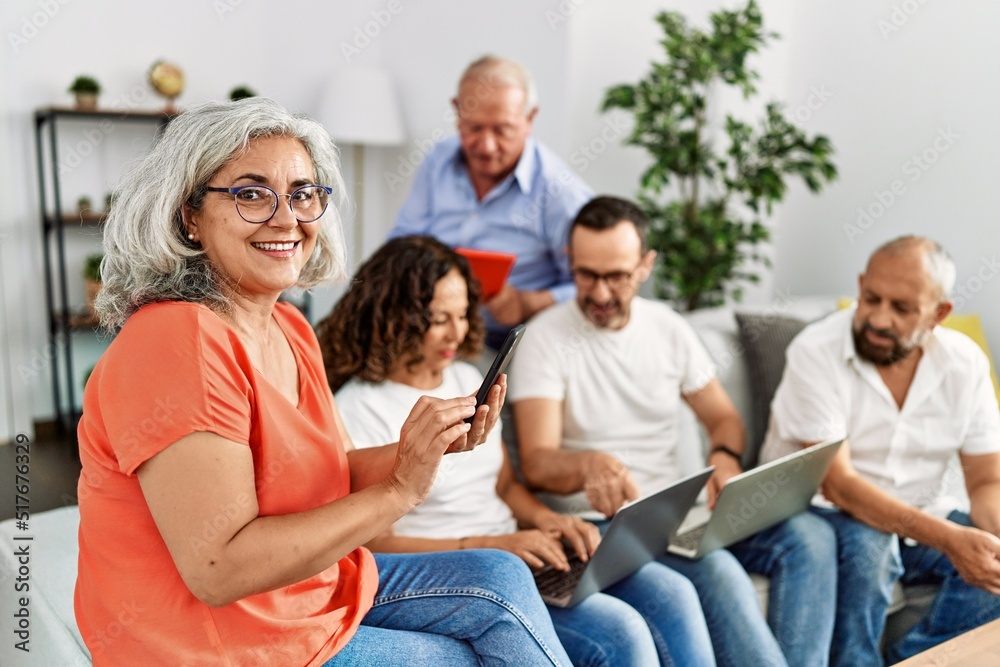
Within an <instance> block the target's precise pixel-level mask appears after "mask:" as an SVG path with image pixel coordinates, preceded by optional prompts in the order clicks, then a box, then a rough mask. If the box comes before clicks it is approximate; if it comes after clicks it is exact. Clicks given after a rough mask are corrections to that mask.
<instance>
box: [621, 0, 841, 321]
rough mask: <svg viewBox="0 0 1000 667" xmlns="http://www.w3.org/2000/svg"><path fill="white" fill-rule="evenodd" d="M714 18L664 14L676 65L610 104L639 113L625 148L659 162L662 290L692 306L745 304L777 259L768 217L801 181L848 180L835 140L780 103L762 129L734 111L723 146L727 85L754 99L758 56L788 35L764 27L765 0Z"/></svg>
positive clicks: (644, 186)
mask: <svg viewBox="0 0 1000 667" xmlns="http://www.w3.org/2000/svg"><path fill="white" fill-rule="evenodd" d="M710 18H711V30H710V31H702V30H698V29H696V28H692V27H689V26H688V25H687V23H686V21H685V19H684V17H683V16H681V15H680V14H678V13H676V12H662V13H660V14H658V15H657V17H656V21H657V22H658V23H659V24H660V26H661V27H662V29H663V33H664V37H663V40H662V41H661V42H660V43H661V44H662V46H663V48H664V50H665V52H666V60H665V62H662V63H660V62H654V63H653V64H652V69H651V71H650V72H649V73H648V74H646V75H645V77H643V78H642V79H641V80H639V82H638V83H635V84H623V85H618V86H614V87H612V88H610V89H608V90H607V91H605V96H604V101H603V103H602V111H605V112H607V111H609V110H611V109H623V110H626V111H628V112H630V113H631V114H632V115H633V117H634V120H635V124H634V127H633V129H632V131H631V133H630V134H629V135H628V136H627V137H626V139H625V144H626V145H631V146H639V147H641V148H644V149H645V150H646V151H647V152H648V153H649V155H650V156H651V157H652V158H653V163H652V164H651V165H650V166H649V168H647V169H646V170H645V171H644V172H643V174H642V178H641V181H640V190H639V195H638V201H639V203H640V205H641V206H642V207H643V209H644V210H645V212H646V214H647V215H648V216H649V219H650V223H651V231H650V243H651V246H652V248H653V249H654V250H657V251H658V252H659V262H658V264H657V270H656V275H657V294H658V296H660V297H661V298H666V299H670V300H671V301H673V302H674V303H675V304H676V305H677V306H678V307H681V308H685V309H688V310H691V309H694V308H699V307H705V306H713V305H719V304H722V303H724V302H725V300H726V297H727V296H732V297H733V298H734V299H735V300H737V301H739V300H740V299H741V298H742V288H741V284H742V281H749V282H752V283H756V282H759V280H760V276H759V275H758V274H757V273H756V266H755V265H763V266H765V267H770V265H771V264H770V260H769V259H768V257H767V256H766V254H765V253H764V252H763V251H762V249H761V248H760V246H761V245H762V244H764V243H765V242H767V241H768V240H769V238H770V232H769V230H768V228H767V226H765V224H764V220H765V218H766V216H768V215H770V214H771V212H772V209H773V206H774V204H776V203H778V202H780V201H781V200H782V199H783V198H784V196H785V194H786V191H787V187H788V186H787V183H786V180H787V179H788V178H789V177H791V176H797V177H799V178H801V179H802V180H803V182H804V183H805V184H806V187H808V188H809V190H811V191H812V192H819V191H820V190H821V189H822V187H823V184H824V182H829V181H832V180H833V179H835V178H836V176H837V169H836V167H835V166H834V164H833V162H831V160H830V157H831V155H832V154H833V146H832V144H831V143H830V140H829V139H828V138H826V137H824V136H822V135H817V136H815V137H813V138H810V137H808V136H807V135H806V134H805V133H804V132H803V131H802V130H801V129H799V128H797V127H796V126H795V125H793V124H792V123H791V122H790V121H789V120H788V119H787V118H785V116H784V114H783V112H782V109H781V106H780V105H779V104H778V103H775V102H771V103H768V104H767V105H766V108H765V111H764V117H763V119H762V120H761V121H760V123H759V125H758V126H756V127H754V126H752V125H750V124H748V123H746V122H743V121H741V120H737V119H736V118H734V117H733V116H731V115H728V114H727V115H726V116H725V123H724V126H723V128H722V129H723V130H724V132H725V137H726V139H727V140H728V146H726V147H725V148H721V147H719V146H716V145H714V142H713V141H712V134H713V133H716V134H718V130H719V128H717V127H712V126H710V125H709V120H710V118H711V116H710V115H709V113H708V107H709V102H710V101H711V100H712V99H713V94H714V93H715V92H716V88H717V86H719V85H727V86H735V87H736V88H738V89H739V90H740V91H741V92H742V94H743V97H744V99H750V98H752V97H753V96H754V95H755V94H756V93H757V89H756V87H755V82H756V81H757V80H758V79H759V78H760V77H759V75H758V73H757V72H756V71H754V70H753V69H751V68H750V67H749V66H748V65H747V59H748V57H749V56H750V55H752V54H755V53H757V52H758V51H759V50H760V49H761V48H762V47H763V46H765V45H766V43H767V41H768V39H769V38H772V37H776V36H777V35H776V34H775V33H769V32H766V31H765V30H764V27H763V19H762V17H761V14H760V9H759V8H758V6H757V3H756V2H755V1H754V0H750V1H749V2H748V4H747V5H746V7H744V8H742V9H738V10H735V11H719V12H717V13H714V14H712V15H711V17H710ZM672 184H673V185H675V186H676V187H675V188H673V189H672V190H671V191H669V192H668V190H667V186H669V185H672Z"/></svg>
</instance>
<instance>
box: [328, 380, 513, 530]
mask: <svg viewBox="0 0 1000 667" xmlns="http://www.w3.org/2000/svg"><path fill="white" fill-rule="evenodd" d="M482 381H483V376H482V375H481V374H480V373H479V371H478V370H476V368H475V367H473V366H471V365H469V364H467V363H464V362H460V361H459V362H455V363H453V364H451V365H450V366H448V367H447V368H445V370H444V373H443V374H442V382H441V384H440V385H439V386H438V387H436V388H434V389H417V388H415V387H411V386H409V385H405V384H399V383H398V382H390V381H386V382H382V383H381V384H372V383H369V382H362V381H360V380H358V379H356V378H355V379H351V380H349V381H348V382H347V383H346V384H345V385H344V386H343V387H341V388H340V390H339V391H337V395H336V399H337V407H338V408H339V410H340V413H341V416H342V417H343V419H344V426H345V427H346V428H347V432H348V433H349V434H350V436H351V440H353V441H354V445H355V446H356V447H357V448H358V449H362V448H365V447H374V446H377V445H384V444H386V443H390V442H396V441H397V440H399V429H400V427H401V426H402V425H403V422H405V421H406V418H407V416H409V414H410V410H412V409H413V405H414V404H415V403H416V402H417V399H419V398H420V397H421V396H434V397H436V398H455V397H457V396H468V395H469V394H471V393H473V392H474V391H476V390H477V389H478V388H479V385H480V384H481V383H482ZM501 447H503V443H502V440H501V433H500V422H499V421H498V422H497V425H496V426H495V427H494V428H493V430H492V431H491V432H490V435H489V437H488V438H487V440H486V442H484V443H483V444H481V445H480V446H478V447H476V448H475V449H474V450H472V451H471V452H461V453H459V454H448V455H446V456H445V457H444V459H443V460H442V461H441V466H440V467H439V468H438V472H437V477H435V478H434V485H433V486H432V487H431V491H430V493H429V494H428V496H427V498H426V500H424V502H423V503H421V504H420V505H418V506H417V507H415V508H414V509H412V510H411V511H410V513H409V514H407V515H406V516H404V517H402V518H401V519H399V521H397V522H396V523H395V524H394V525H393V533H394V534H396V535H405V536H408V537H425V538H431V539H454V538H460V537H466V536H469V535H505V534H507V533H513V532H514V531H515V530H516V529H517V527H516V523H515V521H514V517H513V515H512V514H511V511H510V508H509V507H508V506H507V504H506V503H504V502H503V501H502V500H501V499H500V498H499V497H498V496H497V494H496V484H497V475H498V474H499V473H500V467H501V465H502V464H503V451H502V450H501Z"/></svg>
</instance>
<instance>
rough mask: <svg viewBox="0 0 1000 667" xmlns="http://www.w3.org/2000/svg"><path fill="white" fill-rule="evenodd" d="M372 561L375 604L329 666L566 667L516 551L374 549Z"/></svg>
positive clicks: (549, 622) (567, 662)
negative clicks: (382, 551)
mask: <svg viewBox="0 0 1000 667" xmlns="http://www.w3.org/2000/svg"><path fill="white" fill-rule="evenodd" d="M375 561H376V563H377V564H378V570H379V587H378V592H377V593H376V594H375V604H374V606H373V607H372V608H371V610H370V611H369V612H368V613H367V614H366V615H365V618H364V620H362V622H361V623H362V624H361V627H360V628H358V632H357V634H355V636H354V637H353V638H352V639H351V641H350V642H348V643H347V646H345V647H344V648H343V649H342V650H341V651H340V652H339V653H337V655H335V656H333V658H331V659H330V660H328V661H327V662H326V663H325V664H324V667H341V666H343V665H364V666H365V667H388V666H389V665H400V664H405V665H417V666H420V665H427V666H429V667H430V666H433V667H444V666H445V665H447V666H449V667H450V666H451V665H518V666H520V665H545V666H550V665H558V666H565V667H568V666H569V664H570V661H569V657H568V656H567V655H566V652H565V651H564V650H563V647H562V645H561V644H560V643H559V639H558V638H557V637H556V633H555V630H554V629H553V627H552V621H551V620H550V619H549V615H548V613H547V612H546V609H545V605H544V604H543V603H542V599H541V598H540V597H539V596H538V589H537V588H536V587H535V582H534V580H533V579H532V577H531V571H530V570H529V569H528V566H527V565H525V564H524V561H522V560H521V559H520V558H518V557H517V556H514V555H513V554H509V553H507V552H505V551H497V550H493V549H472V550H468V551H450V552H440V553H432V554H375Z"/></svg>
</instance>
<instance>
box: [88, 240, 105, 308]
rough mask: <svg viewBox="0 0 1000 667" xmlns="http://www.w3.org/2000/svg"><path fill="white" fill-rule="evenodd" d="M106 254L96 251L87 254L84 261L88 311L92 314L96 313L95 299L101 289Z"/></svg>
mask: <svg viewBox="0 0 1000 667" xmlns="http://www.w3.org/2000/svg"><path fill="white" fill-rule="evenodd" d="M103 259H104V255H103V254H101V253H95V254H93V255H87V259H85V260H84V262H83V282H84V287H85V288H86V293H87V311H88V312H89V313H90V314H91V315H96V312H95V311H94V300H95V299H96V298H97V295H98V293H99V292H100V291H101V260H103Z"/></svg>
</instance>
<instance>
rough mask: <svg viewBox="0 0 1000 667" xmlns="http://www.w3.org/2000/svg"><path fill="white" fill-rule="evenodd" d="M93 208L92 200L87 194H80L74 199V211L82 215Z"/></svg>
mask: <svg viewBox="0 0 1000 667" xmlns="http://www.w3.org/2000/svg"><path fill="white" fill-rule="evenodd" d="M93 208H94V202H93V201H91V199H90V197H88V196H87V195H80V196H79V197H77V200H76V212H77V213H79V214H80V215H84V214H85V213H87V211H90V210H92V209H93Z"/></svg>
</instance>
